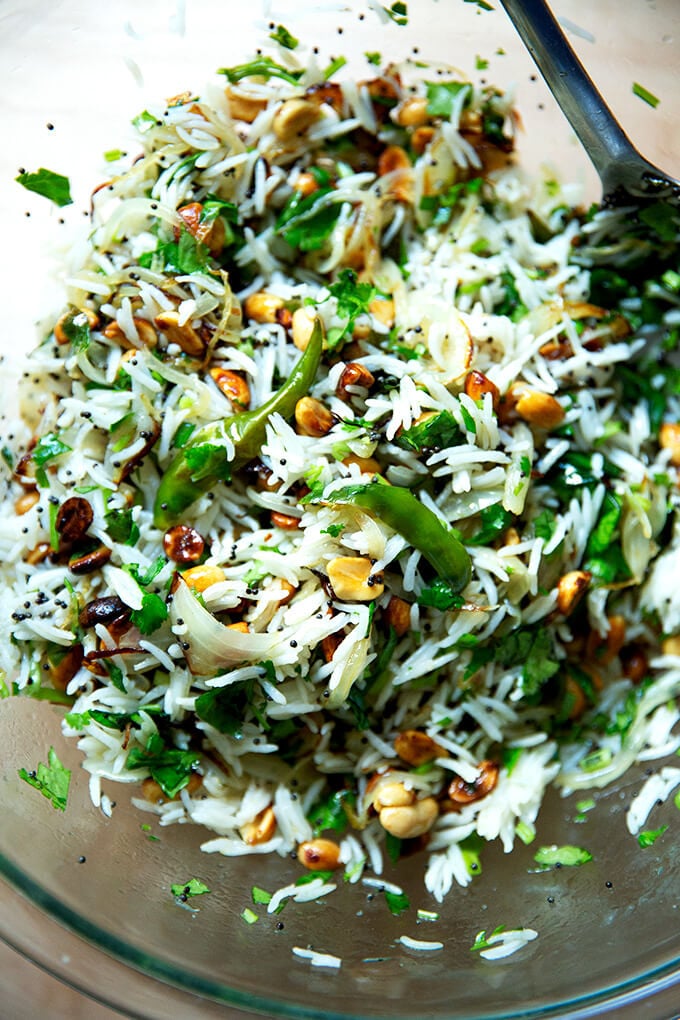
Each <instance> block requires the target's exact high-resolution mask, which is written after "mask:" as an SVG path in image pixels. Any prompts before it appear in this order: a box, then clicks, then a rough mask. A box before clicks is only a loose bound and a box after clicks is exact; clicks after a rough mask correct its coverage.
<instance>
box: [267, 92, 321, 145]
mask: <svg viewBox="0 0 680 1020" xmlns="http://www.w3.org/2000/svg"><path fill="white" fill-rule="evenodd" d="M319 113H320V111H319V107H318V105H317V104H316V103H312V102H310V101H309V100H307V99H286V100H284V102H283V103H281V106H280V107H279V108H278V110H277V111H276V113H275V114H274V120H273V121H272V127H273V128H274V134H275V135H276V137H277V138H278V140H279V141H280V142H296V141H297V140H298V139H299V138H300V137H301V135H303V134H304V133H305V131H306V130H307V128H308V127H311V126H312V124H313V123H314V121H315V120H318V119H319Z"/></svg>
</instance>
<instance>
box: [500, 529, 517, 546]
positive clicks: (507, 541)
mask: <svg viewBox="0 0 680 1020" xmlns="http://www.w3.org/2000/svg"><path fill="white" fill-rule="evenodd" d="M520 541H521V540H520V537H519V531H518V530H517V528H508V529H507V531H506V532H505V534H504V535H503V544H504V545H519V543H520Z"/></svg>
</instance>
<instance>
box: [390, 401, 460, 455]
mask: <svg viewBox="0 0 680 1020" xmlns="http://www.w3.org/2000/svg"><path fill="white" fill-rule="evenodd" d="M462 438H463V436H462V433H461V431H460V428H459V427H458V423H457V422H456V419H455V418H454V417H453V415H452V414H451V412H450V411H439V412H438V413H437V414H433V415H430V416H429V417H426V418H423V420H422V421H420V422H417V423H416V424H415V425H412V426H411V428H410V429H404V430H403V432H401V433H400V434H399V435H398V436H397V438H396V440H395V441H396V443H397V445H398V446H401V447H403V448H404V449H405V450H415V451H416V453H422V452H423V451H435V450H447V449H448V448H449V447H450V446H456V445H457V444H459V443H460V442H461V440H462Z"/></svg>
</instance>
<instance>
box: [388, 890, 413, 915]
mask: <svg viewBox="0 0 680 1020" xmlns="http://www.w3.org/2000/svg"><path fill="white" fill-rule="evenodd" d="M383 895H384V897H385V903H386V904H387V906H388V908H389V911H390V914H394V916H395V917H400V916H401V914H404V913H405V912H406V911H407V910H409V908H410V906H411V901H410V899H409V898H408V896H407V895H406V893H404V892H399V893H395V892H391V891H390V890H389V889H383Z"/></svg>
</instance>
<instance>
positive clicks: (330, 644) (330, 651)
mask: <svg viewBox="0 0 680 1020" xmlns="http://www.w3.org/2000/svg"><path fill="white" fill-rule="evenodd" d="M342 638H343V635H342V634H337V633H336V634H327V635H326V637H325V638H322V639H321V651H322V652H323V657H324V659H325V660H326V662H330V661H331V659H332V658H333V656H334V655H335V652H336V650H337V648H338V647H339V646H340V644H341V642H342Z"/></svg>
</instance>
